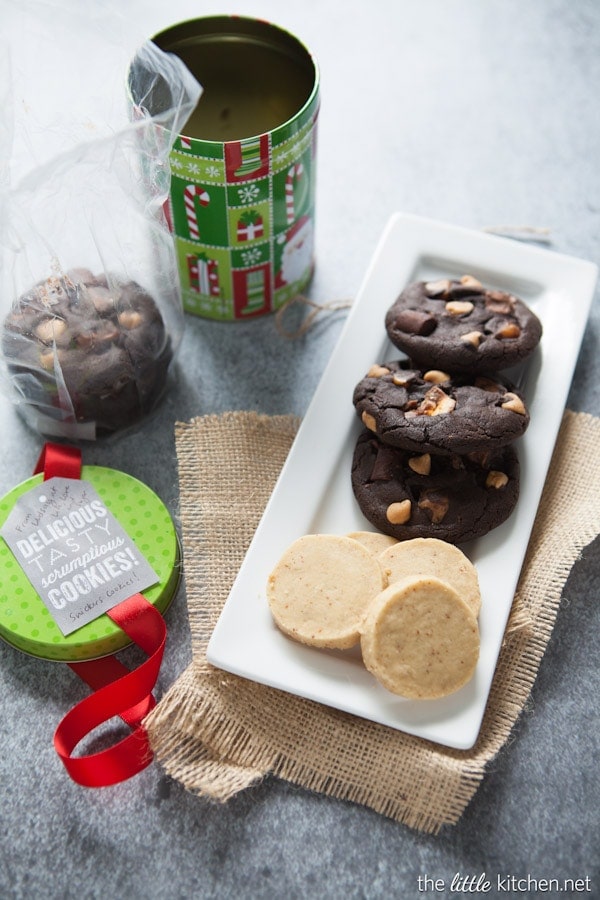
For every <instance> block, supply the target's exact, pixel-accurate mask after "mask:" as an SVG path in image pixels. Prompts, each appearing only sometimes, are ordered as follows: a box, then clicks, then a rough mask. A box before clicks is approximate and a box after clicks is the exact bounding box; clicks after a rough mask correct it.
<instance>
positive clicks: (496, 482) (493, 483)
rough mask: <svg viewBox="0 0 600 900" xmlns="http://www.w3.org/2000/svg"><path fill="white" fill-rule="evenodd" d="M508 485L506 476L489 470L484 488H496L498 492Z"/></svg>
mask: <svg viewBox="0 0 600 900" xmlns="http://www.w3.org/2000/svg"><path fill="white" fill-rule="evenodd" d="M507 484H508V475H506V474H505V473H504V472H496V471H495V470H494V469H490V471H489V472H488V474H487V478H486V479H485V486H486V487H489V488H496V490H499V489H500V488H503V487H505V486H506V485H507Z"/></svg>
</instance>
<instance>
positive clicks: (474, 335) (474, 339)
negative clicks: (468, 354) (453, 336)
mask: <svg viewBox="0 0 600 900" xmlns="http://www.w3.org/2000/svg"><path fill="white" fill-rule="evenodd" d="M482 338H483V334H482V333H481V331H468V332H467V334H461V336H460V339H461V341H462V342H463V343H465V344H472V345H473V347H479V345H480V343H481V339H482Z"/></svg>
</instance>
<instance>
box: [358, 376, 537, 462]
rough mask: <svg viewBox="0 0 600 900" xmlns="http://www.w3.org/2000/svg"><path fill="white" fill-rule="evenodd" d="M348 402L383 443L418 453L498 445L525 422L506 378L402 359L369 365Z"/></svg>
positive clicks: (506, 441) (518, 398)
mask: <svg viewBox="0 0 600 900" xmlns="http://www.w3.org/2000/svg"><path fill="white" fill-rule="evenodd" d="M353 402H354V406H355V407H356V411H357V413H358V415H359V416H360V418H361V420H362V422H363V424H364V425H365V426H366V427H367V428H368V429H370V430H371V431H373V432H374V433H375V434H377V435H378V437H379V438H381V440H382V441H383V442H384V443H386V444H389V445H391V446H393V447H401V448H403V449H405V450H414V451H417V452H420V453H442V454H456V453H471V452H473V451H475V450H480V449H481V448H483V447H485V448H488V449H494V448H496V447H503V446H505V445H506V444H509V443H511V442H512V441H514V440H515V439H516V438H518V437H520V436H521V435H522V434H523V433H524V431H525V429H526V428H527V426H528V424H529V413H528V411H527V408H526V406H525V403H524V400H523V397H522V395H521V394H520V393H519V392H518V391H517V389H516V388H515V387H514V386H513V385H512V384H511V383H510V382H509V381H508V380H507V379H503V378H501V377H500V376H494V377H489V376H484V375H466V374H454V375H450V374H448V373H447V372H443V371H441V370H440V369H427V370H425V371H423V370H421V369H415V368H413V367H412V365H411V363H410V362H408V361H404V360H395V361H392V362H386V363H384V364H383V365H374V366H372V367H371V369H370V370H369V371H368V373H367V375H366V377H365V378H363V379H362V380H361V381H360V382H359V383H358V384H357V385H356V387H355V389H354V395H353Z"/></svg>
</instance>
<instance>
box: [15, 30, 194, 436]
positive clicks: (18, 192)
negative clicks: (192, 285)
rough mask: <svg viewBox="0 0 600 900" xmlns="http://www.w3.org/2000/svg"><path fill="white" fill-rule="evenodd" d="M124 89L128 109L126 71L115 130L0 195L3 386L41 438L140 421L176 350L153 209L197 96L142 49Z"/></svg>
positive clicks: (162, 241)
mask: <svg viewBox="0 0 600 900" xmlns="http://www.w3.org/2000/svg"><path fill="white" fill-rule="evenodd" d="M135 77H136V93H135V98H136V99H135V102H134V101H133V99H132V96H131V93H130V88H131V85H130V84H129V85H128V84H127V80H128V79H127V71H126V70H125V71H124V72H123V79H122V81H123V96H122V98H118V99H119V100H122V109H123V121H122V126H121V127H119V128H117V129H113V128H110V129H107V131H108V133H104V132H102V133H101V134H100V136H99V137H98V136H96V135H94V134H92V139H91V140H87V141H78V142H77V143H76V144H75V145H74V146H72V147H69V148H68V149H67V150H65V151H63V152H60V153H58V154H57V155H55V156H53V157H52V158H51V159H49V160H46V161H44V162H43V163H42V164H41V165H35V166H34V168H33V170H32V171H29V172H27V174H26V175H25V176H24V177H22V178H21V179H20V181H19V183H18V184H17V186H16V187H11V188H10V189H8V190H6V191H4V194H3V197H2V218H3V221H4V228H3V231H2V235H1V236H0V244H1V248H0V249H1V253H2V260H1V263H2V265H1V278H2V293H1V295H0V296H1V299H0V316H1V325H0V327H1V348H2V360H3V379H4V384H5V387H6V392H7V393H9V395H10V396H11V398H12V399H13V400H14V402H15V403H16V404H17V406H18V408H19V410H20V411H21V412H22V414H23V416H24V417H25V420H26V421H27V423H28V424H29V425H31V426H32V427H33V428H34V429H35V430H37V431H39V432H40V433H41V434H43V435H48V436H55V437H57V436H58V437H64V438H66V439H69V440H95V439H96V438H100V437H103V436H107V435H111V434H114V433H115V432H119V431H121V430H122V429H124V428H129V427H131V426H132V425H135V424H136V423H139V422H140V421H141V420H142V419H143V418H144V417H145V416H146V415H147V414H148V413H150V412H151V411H152V410H153V409H154V408H155V407H156V405H157V403H158V401H159V400H160V398H161V396H162V394H163V392H164V390H165V387H166V385H167V383H168V375H169V372H170V370H171V366H172V363H173V360H174V358H175V355H176V353H177V350H178V346H179V344H180V341H181V336H182V331H183V309H182V304H181V295H180V286H179V278H178V274H177V265H176V258H175V249H174V244H173V241H172V237H171V234H170V232H169V228H168V225H167V221H166V218H165V215H164V204H165V202H166V200H167V197H168V191H169V153H170V150H171V146H172V143H173V141H174V140H175V138H176V136H177V134H178V133H179V131H180V130H181V128H182V127H183V125H184V124H185V122H186V121H187V119H188V118H189V116H190V114H191V112H192V110H193V109H194V107H195V105H196V103H197V101H198V98H199V96H200V91H201V88H200V86H199V85H198V83H197V82H196V80H195V79H194V78H193V76H192V75H191V74H190V73H189V71H188V70H187V69H186V68H185V66H184V65H183V64H182V63H181V62H180V61H179V60H178V59H177V58H176V57H174V56H172V55H170V54H165V53H163V52H162V51H160V50H159V49H158V48H157V47H156V46H155V45H154V44H152V43H151V42H147V43H145V44H143V45H142V47H141V48H140V49H139V50H138V51H137V54H136V74H135ZM116 99H117V98H115V102H116ZM57 105H60V100H57ZM149 109H152V110H153V111H154V112H153V115H150V113H149V112H148V110H149ZM157 110H158V112H157ZM92 131H93V129H92ZM51 138H52V135H49V141H50V142H51Z"/></svg>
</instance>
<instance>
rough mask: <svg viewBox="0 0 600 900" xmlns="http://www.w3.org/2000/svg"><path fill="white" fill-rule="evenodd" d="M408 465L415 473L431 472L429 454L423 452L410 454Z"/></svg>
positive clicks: (425, 473)
mask: <svg viewBox="0 0 600 900" xmlns="http://www.w3.org/2000/svg"><path fill="white" fill-rule="evenodd" d="M408 465H409V466H410V468H411V469H412V470H413V472H416V473H417V475H429V473H430V472H431V454H429V453H423V454H422V455H421V456H412V457H411V458H410V459H409V460H408Z"/></svg>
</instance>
